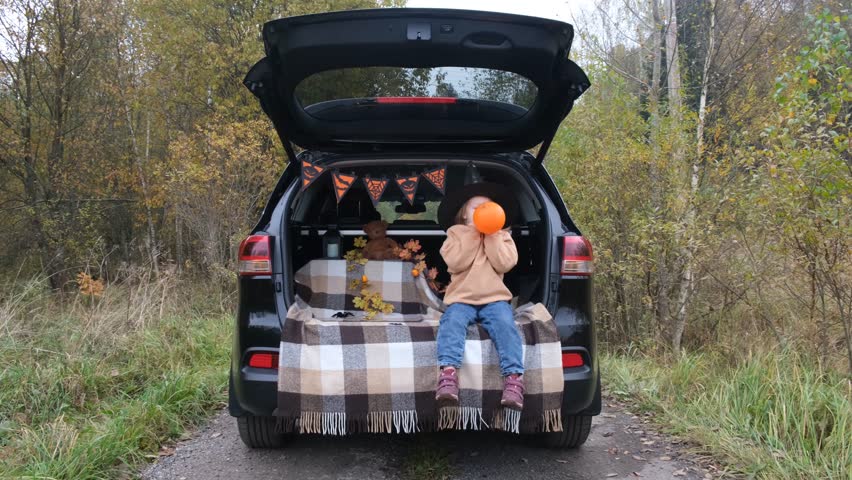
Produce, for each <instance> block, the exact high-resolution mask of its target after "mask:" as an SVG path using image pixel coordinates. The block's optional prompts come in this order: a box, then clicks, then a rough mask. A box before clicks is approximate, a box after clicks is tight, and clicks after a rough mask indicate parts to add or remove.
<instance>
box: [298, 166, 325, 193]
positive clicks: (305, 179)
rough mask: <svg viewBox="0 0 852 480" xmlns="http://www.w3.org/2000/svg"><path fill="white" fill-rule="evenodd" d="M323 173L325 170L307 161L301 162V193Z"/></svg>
mask: <svg viewBox="0 0 852 480" xmlns="http://www.w3.org/2000/svg"><path fill="white" fill-rule="evenodd" d="M324 171H325V168H323V167H320V166H319V165H314V164H313V163H311V162H309V161H307V160H302V191H305V189H306V188H308V186H310V184H312V183H314V180H316V179H317V178H319V176H320V175H322V172H324Z"/></svg>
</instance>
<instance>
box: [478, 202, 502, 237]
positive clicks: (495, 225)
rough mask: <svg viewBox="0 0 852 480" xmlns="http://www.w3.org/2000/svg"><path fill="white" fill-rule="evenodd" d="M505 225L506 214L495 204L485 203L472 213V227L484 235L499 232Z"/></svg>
mask: <svg viewBox="0 0 852 480" xmlns="http://www.w3.org/2000/svg"><path fill="white" fill-rule="evenodd" d="M505 223H506V212H504V211H503V207H501V206H500V205H499V204H497V203H496V202H485V203H483V204H482V205H480V206H478V207H476V209H475V210H474V211H473V225H474V226H475V227H476V229H477V230H479V231H480V232H482V233H484V234H486V235H491V234H492V233H494V232H496V231H498V230H500V229H501V228H503V225H505Z"/></svg>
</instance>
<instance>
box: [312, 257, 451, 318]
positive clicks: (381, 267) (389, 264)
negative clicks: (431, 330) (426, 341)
mask: <svg viewBox="0 0 852 480" xmlns="http://www.w3.org/2000/svg"><path fill="white" fill-rule="evenodd" d="M352 267H353V268H351V269H349V268H347V262H346V260H312V261H311V262H309V263H308V264H307V265H305V266H304V267H302V268H300V269H299V270H298V271H297V272H296V274H295V283H296V294H297V295H298V296H299V298H301V299H302V300H303V301H304V302H305V303H307V305H308V306H309V307H310V309H311V313H312V314H313V317H314V318H317V319H320V320H333V321H355V322H360V321H364V312H363V311H362V310H361V309H358V308H356V307H355V305H354V304H353V300H354V299H355V297H356V296H358V295H359V294H360V289H361V287H360V286H361V277H362V276H366V277H367V279H368V280H369V289H370V290H371V291H373V292H377V293H380V294H381V296H382V299H383V300H384V301H385V302H388V303H390V304H391V305H393V307H394V309H393V313H389V314H381V313H380V314H378V315H376V317H375V318H374V319H373V320H372V321H393V322H418V321H420V320H422V319H423V316H424V315H427V314H428V313H429V312H428V308H433V309H442V307H441V305H442V304H441V301H440V300H439V299H438V298H437V297H436V296H435V294H434V293H433V292H432V290H431V289H430V288H429V286H428V285H427V284H426V280H425V279H424V278H423V276H422V275H420V276H418V277H414V276H413V275H411V269H412V268H414V264H413V263H411V262H403V261H401V260H371V261H369V262H367V264H366V265H358V264H353V265H352ZM353 283H354V284H355V285H356V288H352V284H353Z"/></svg>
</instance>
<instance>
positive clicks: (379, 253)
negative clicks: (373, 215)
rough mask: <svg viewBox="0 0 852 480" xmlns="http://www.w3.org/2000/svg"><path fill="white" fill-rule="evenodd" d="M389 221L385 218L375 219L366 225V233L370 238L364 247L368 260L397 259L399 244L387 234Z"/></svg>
mask: <svg viewBox="0 0 852 480" xmlns="http://www.w3.org/2000/svg"><path fill="white" fill-rule="evenodd" d="M387 229H388V222H386V221H384V220H373V221H372V222H370V223H368V224H366V225H364V233H366V234H367V237H368V238H369V239H370V240H369V241H367V246H365V247H364V250H363V253H364V257H365V258H367V259H368V260H396V259H398V258H399V257H398V256H397V255H398V253H397V252H399V244H398V243H396V242H395V241H393V240H391V239H390V238H388V237H387V236H386V235H385V232H387Z"/></svg>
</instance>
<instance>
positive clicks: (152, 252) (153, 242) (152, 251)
mask: <svg viewBox="0 0 852 480" xmlns="http://www.w3.org/2000/svg"><path fill="white" fill-rule="evenodd" d="M124 112H125V114H126V116H127V128H128V131H129V133H130V144H131V146H132V148H133V157H134V159H135V160H136V161H135V162H134V164H135V167H136V174H137V175H138V176H139V183H140V185H141V186H142V200H143V202H145V221H146V223H147V227H148V231H147V238H146V241H145V243H146V246H147V248H148V255H149V258H150V260H151V266H152V267H153V268H154V273H155V274H158V275H159V268H158V266H157V257H158V253H157V237H156V235H155V233H156V232H155V231H154V216H153V213H152V212H151V197H150V195H149V193H148V180H147V179H146V177H145V169H144V166H143V163H144V158H143V157H142V155H141V153H140V152H139V145H138V144H137V142H136V131H135V129H134V128H133V115H132V114H131V112H130V105H129V104H128V103H127V102H125V103H124ZM145 149H146V153H147V150H148V146H147V145H146V146H145Z"/></svg>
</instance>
